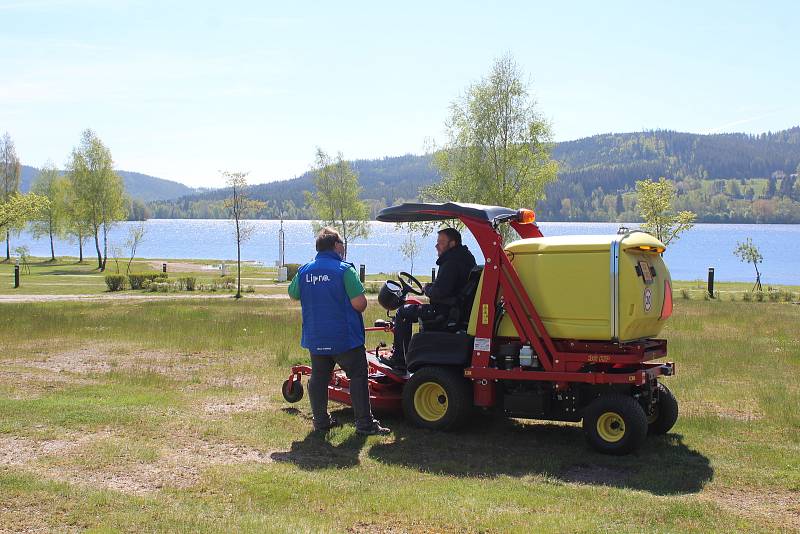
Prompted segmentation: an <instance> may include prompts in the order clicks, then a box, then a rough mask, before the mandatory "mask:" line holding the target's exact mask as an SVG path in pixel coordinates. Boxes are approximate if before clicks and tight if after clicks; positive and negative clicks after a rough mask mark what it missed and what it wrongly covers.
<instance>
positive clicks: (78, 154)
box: [67, 129, 128, 271]
mask: <svg viewBox="0 0 800 534" xmlns="http://www.w3.org/2000/svg"><path fill="white" fill-rule="evenodd" d="M67 170H68V175H69V178H70V181H71V182H72V188H73V190H74V194H75V200H76V202H77V204H78V209H79V210H80V212H81V213H82V214H83V216H84V217H86V221H87V222H88V223H89V228H90V230H91V233H92V236H93V237H94V244H95V249H96V251H97V268H98V269H99V270H100V271H104V270H105V268H106V260H107V259H108V232H109V230H110V228H111V226H112V225H113V224H114V223H115V222H117V221H121V220H123V219H125V215H126V206H127V204H128V202H127V199H126V198H125V186H124V185H123V183H122V179H121V178H120V177H119V175H117V174H116V173H115V172H114V161H113V159H112V158H111V151H110V150H109V149H108V148H107V147H106V146H105V145H104V144H103V142H102V141H101V140H100V139H99V138H98V137H97V135H96V134H95V133H94V132H93V131H92V130H89V129H87V130H84V131H83V133H82V134H81V142H80V144H79V145H78V146H77V147H75V148H74V149H73V150H72V155H71V157H70V160H69V162H68V164H67ZM101 236H102V243H103V247H102V249H101V248H100V241H101Z"/></svg>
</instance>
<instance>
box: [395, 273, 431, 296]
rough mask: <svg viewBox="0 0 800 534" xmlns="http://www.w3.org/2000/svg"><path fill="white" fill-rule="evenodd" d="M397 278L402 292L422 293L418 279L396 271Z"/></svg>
mask: <svg viewBox="0 0 800 534" xmlns="http://www.w3.org/2000/svg"><path fill="white" fill-rule="evenodd" d="M397 278H398V279H400V284H401V285H402V286H403V292H404V293H413V294H415V295H424V294H425V293H424V292H423V291H422V284H421V283H420V281H419V280H417V279H416V278H414V277H413V276H411V275H410V274H408V273H404V272H401V273H398V274H397Z"/></svg>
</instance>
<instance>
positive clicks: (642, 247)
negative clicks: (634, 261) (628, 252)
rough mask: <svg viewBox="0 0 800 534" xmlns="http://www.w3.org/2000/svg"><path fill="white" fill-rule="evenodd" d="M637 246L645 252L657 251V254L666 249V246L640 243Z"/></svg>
mask: <svg viewBox="0 0 800 534" xmlns="http://www.w3.org/2000/svg"><path fill="white" fill-rule="evenodd" d="M636 248H637V249H639V250H643V251H645V252H655V253H657V254H661V253H662V252H664V251H665V250H666V249H665V248H664V247H651V246H650V245H639V246H638V247H636Z"/></svg>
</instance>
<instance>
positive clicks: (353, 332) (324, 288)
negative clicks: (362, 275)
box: [296, 251, 364, 355]
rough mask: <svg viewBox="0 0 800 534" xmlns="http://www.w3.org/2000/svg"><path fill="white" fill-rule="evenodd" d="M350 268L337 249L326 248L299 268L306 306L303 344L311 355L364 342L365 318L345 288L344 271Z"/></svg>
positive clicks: (323, 353) (345, 349) (302, 295)
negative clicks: (352, 302) (353, 304)
mask: <svg viewBox="0 0 800 534" xmlns="http://www.w3.org/2000/svg"><path fill="white" fill-rule="evenodd" d="M351 267H352V265H351V264H349V263H346V262H343V261H342V260H341V258H340V257H339V255H338V254H337V253H336V252H333V251H325V252H320V253H318V254H317V257H316V258H315V259H314V261H312V262H311V263H307V264H305V265H303V266H302V267H300V269H299V270H298V271H297V275H296V276H299V277H300V280H299V287H300V304H301V306H302V308H303V337H302V340H301V341H300V344H301V345H302V346H303V347H304V348H306V349H308V350H309V351H310V352H311V354H317V355H325V354H339V353H341V352H345V351H348V350H350V349H354V348H356V347H360V346H362V345H364V319H363V317H362V316H361V314H360V313H358V312H357V311H356V310H354V309H353V306H352V304H350V297H348V296H347V292H346V291H345V288H344V273H345V271H346V270H347V269H350V268H351Z"/></svg>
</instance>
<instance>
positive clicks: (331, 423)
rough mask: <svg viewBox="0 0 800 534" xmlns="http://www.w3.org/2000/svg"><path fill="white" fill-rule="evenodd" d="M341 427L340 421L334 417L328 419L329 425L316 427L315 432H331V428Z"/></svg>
mask: <svg viewBox="0 0 800 534" xmlns="http://www.w3.org/2000/svg"><path fill="white" fill-rule="evenodd" d="M337 426H339V420H338V419H336V418H335V417H334V416H332V415H331V416H329V417H328V424H327V425H317V424H315V425H314V430H315V431H316V432H322V431H324V430H330V429H331V428H334V427H337Z"/></svg>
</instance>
